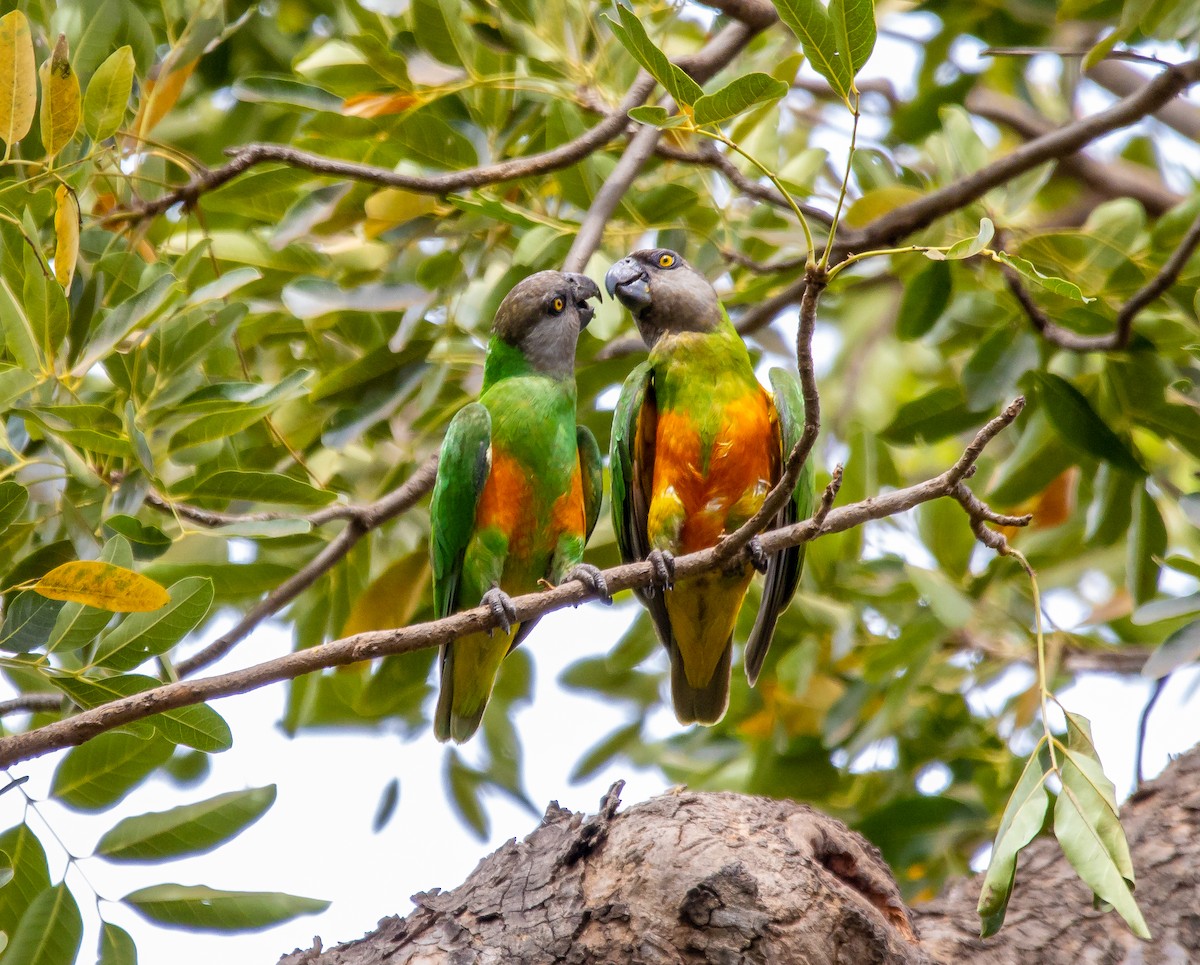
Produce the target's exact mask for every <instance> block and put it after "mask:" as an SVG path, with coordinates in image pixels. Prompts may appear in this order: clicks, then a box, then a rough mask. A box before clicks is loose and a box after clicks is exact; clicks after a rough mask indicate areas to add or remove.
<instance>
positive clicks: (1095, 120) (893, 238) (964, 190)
mask: <svg viewBox="0 0 1200 965" xmlns="http://www.w3.org/2000/svg"><path fill="white" fill-rule="evenodd" d="M1197 81H1200V60H1189V61H1187V62H1185V63H1182V64H1178V65H1175V66H1172V67H1168V68H1166V69H1165V70H1163V72H1162V73H1160V74H1159V75H1158V76H1157V77H1155V78H1154V79H1153V80H1151V81H1149V82H1148V83H1147V84H1145V85H1144V86H1143V87H1141V88H1140V89H1139V90H1138V91H1136V92H1135V93H1134V94H1132V95H1130V96H1129V97H1127V98H1125V99H1124V100H1122V101H1118V102H1117V103H1116V104H1114V105H1113V106H1112V107H1110V108H1108V109H1107V110H1105V111H1101V112H1100V113H1099V114H1095V115H1093V116H1091V117H1086V118H1083V119H1082V120H1079V121H1075V122H1074V123H1071V124H1067V125H1065V126H1063V127H1059V128H1056V129H1054V130H1053V131H1050V132H1048V133H1046V134H1044V135H1042V136H1040V137H1036V138H1034V139H1033V140H1032V141H1029V142H1028V143H1026V144H1023V145H1022V146H1021V147H1019V148H1017V149H1016V150H1015V151H1013V152H1012V153H1011V154H1007V155H1005V156H1004V157H1002V158H1000V159H998V160H996V161H994V162H992V163H991V164H988V165H985V166H984V167H982V168H980V169H979V170H978V171H976V172H975V173H974V174H971V175H968V176H967V177H965V178H962V179H960V180H958V181H955V182H954V183H953V184H949V185H946V186H945V187H943V188H939V189H938V190H936V191H931V192H930V193H929V194H927V195H925V196H924V197H922V198H918V199H916V200H915V201H911V202H909V203H908V204H904V205H901V206H900V207H898V208H894V209H893V210H892V211H889V212H888V213H887V214H885V215H883V216H881V217H879V218H876V219H875V220H874V221H872V222H871V223H870V224H867V225H865V226H863V227H862V228H860V229H858V230H857V231H852V232H843V233H842V234H841V236H840V237H839V238H838V239H837V240H836V241H835V242H834V248H833V253H832V255H831V259H832V260H833V261H835V262H836V261H839V260H841V259H842V258H844V257H845V256H846V255H847V254H849V253H851V252H855V251H867V250H870V249H872V248H884V247H890V246H892V245H895V244H896V243H897V242H899V241H901V240H902V239H904V238H905V237H907V236H908V235H910V234H912V233H913V232H916V231H919V230H920V229H922V228H925V227H927V226H928V225H930V224H932V223H933V222H934V221H936V220H937V219H939V218H942V217H945V216H946V215H948V214H951V213H952V212H954V211H958V210H960V209H961V208H964V207H966V206H967V205H969V204H971V203H972V202H974V201H977V200H978V199H979V198H981V197H982V196H983V195H984V194H986V193H987V192H988V191H990V190H991V189H992V188H994V187H997V186H998V185H1001V184H1004V183H1005V182H1006V181H1010V180H1011V179H1013V178H1015V177H1018V176H1020V175H1022V174H1024V173H1025V172H1026V171H1029V170H1032V169H1033V168H1035V167H1037V166H1038V165H1039V164H1042V163H1043V162H1045V161H1050V160H1054V159H1057V158H1063V157H1066V156H1068V155H1070V154H1073V153H1074V152H1075V151H1078V150H1079V149H1080V148H1081V147H1083V146H1084V145H1086V144H1090V143H1091V142H1092V141H1094V140H1096V139H1097V138H1099V137H1102V136H1103V135H1105V134H1107V133H1109V132H1110V131H1115V130H1117V129H1118V128H1121V127H1126V126H1128V125H1129V124H1132V123H1134V122H1135V121H1138V120H1140V119H1141V118H1143V117H1145V116H1146V115H1147V114H1150V113H1153V112H1154V111H1156V110H1158V109H1159V108H1160V107H1162V106H1163V105H1164V104H1166V103H1167V102H1168V101H1170V100H1171V98H1173V97H1175V96H1176V95H1177V94H1179V93H1180V92H1181V91H1183V90H1186V89H1187V88H1188V87H1190V86H1191V85H1192V84H1195V83H1196V82H1197ZM804 286H805V282H804V278H802V277H801V278H797V279H796V280H795V281H792V282H790V283H789V284H787V285H786V286H784V287H783V288H781V289H780V290H779V291H778V292H777V293H776V294H774V295H772V296H771V298H769V299H767V300H766V301H764V302H762V303H760V304H759V305H756V306H755V307H754V308H752V309H749V310H748V311H746V312H744V313H742V314H741V315H740V316H739V317H738V318H737V319H736V324H737V328H738V331H739V332H741V333H742V334H749V333H750V332H754V331H757V330H758V329H760V328H763V327H764V326H766V325H769V324H770V323H771V322H772V321H773V320H774V319H775V318H776V316H777V315H778V314H779V313H780V312H782V311H784V310H785V309H786V308H788V307H790V306H792V305H794V304H796V302H798V301H799V300H800V299H801V298H803V296H804ZM634 347H635V346H634V345H633V343H631V342H630V341H627V340H624V339H622V340H619V341H618V342H614V343H612V344H611V345H610V351H609V352H608V353H607V354H606V356H605V357H607V358H611V357H613V356H615V355H619V354H622V352H628V351H631V350H632V349H633V348H634ZM1083 350H1084V351H1087V350H1089V349H1083Z"/></svg>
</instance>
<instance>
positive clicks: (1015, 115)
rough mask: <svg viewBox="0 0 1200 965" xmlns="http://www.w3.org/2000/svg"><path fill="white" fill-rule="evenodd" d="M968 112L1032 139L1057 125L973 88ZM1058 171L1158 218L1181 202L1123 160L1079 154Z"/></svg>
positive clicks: (1157, 181)
mask: <svg viewBox="0 0 1200 965" xmlns="http://www.w3.org/2000/svg"><path fill="white" fill-rule="evenodd" d="M967 110H969V111H970V112H971V113H972V114H978V115H979V116H980V117H983V118H985V119H987V120H989V121H992V122H994V123H997V124H1003V125H1004V126H1005V127H1009V128H1012V130H1014V131H1016V132H1017V133H1018V134H1020V135H1021V137H1023V138H1026V139H1027V140H1032V139H1034V138H1038V137H1045V136H1046V135H1047V134H1050V133H1052V132H1053V131H1054V130H1055V129H1056V126H1055V125H1054V124H1052V123H1051V122H1050V121H1048V120H1046V118H1044V117H1042V115H1041V114H1039V113H1037V112H1036V111H1034V110H1032V109H1030V108H1029V107H1027V106H1026V105H1025V104H1023V103H1021V101H1019V100H1017V99H1016V98H1013V97H1006V96H1004V95H1003V94H997V93H996V92H995V91H990V90H985V89H982V88H976V89H975V90H973V91H972V92H971V93H970V95H968V97H967ZM1058 166H1059V168H1060V170H1062V171H1064V172H1066V173H1067V174H1070V175H1071V176H1072V177H1075V178H1077V179H1078V180H1080V181H1081V182H1083V183H1084V184H1085V185H1087V186H1088V187H1089V188H1091V189H1092V191H1094V192H1096V193H1097V194H1099V195H1101V196H1102V197H1106V198H1125V197H1128V198H1133V199H1134V200H1136V201H1138V202H1140V203H1141V205H1142V207H1144V208H1145V209H1146V211H1148V212H1149V213H1150V214H1152V215H1161V214H1163V213H1164V212H1166V211H1169V210H1170V209H1171V208H1173V207H1175V205H1177V204H1179V203H1180V202H1181V201H1183V200H1184V199H1183V196H1182V195H1180V194H1176V193H1175V192H1174V191H1172V190H1171V189H1170V188H1168V187H1167V186H1166V185H1165V184H1163V182H1162V180H1161V179H1160V178H1158V177H1156V176H1155V174H1154V172H1153V171H1152V170H1150V169H1149V168H1144V167H1140V166H1138V165H1135V164H1130V163H1128V162H1126V161H1112V162H1107V163H1106V162H1104V161H1098V160H1096V159H1095V158H1092V157H1089V156H1088V155H1086V154H1084V153H1083V152H1082V151H1076V152H1075V153H1074V154H1066V155H1063V156H1062V157H1060V158H1059V159H1058Z"/></svg>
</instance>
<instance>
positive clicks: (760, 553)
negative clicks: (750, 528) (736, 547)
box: [746, 536, 771, 573]
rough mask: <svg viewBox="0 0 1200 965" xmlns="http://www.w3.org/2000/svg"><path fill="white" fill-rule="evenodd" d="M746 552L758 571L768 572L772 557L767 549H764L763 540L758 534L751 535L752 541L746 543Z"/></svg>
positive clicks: (751, 563)
mask: <svg viewBox="0 0 1200 965" xmlns="http://www.w3.org/2000/svg"><path fill="white" fill-rule="evenodd" d="M746 553H747V555H748V556H749V557H750V565H751V566H753V567H754V568H755V569H756V570H758V572H760V573H765V572H767V564H768V563H769V562H770V561H771V558H770V557H769V556H767V551H766V550H764V549H763V546H762V540H760V539H759V538H758V537H757V536H751V537H750V541H749V542H748V543H747V544H746Z"/></svg>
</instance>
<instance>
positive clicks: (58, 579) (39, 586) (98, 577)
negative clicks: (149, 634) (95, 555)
mask: <svg viewBox="0 0 1200 965" xmlns="http://www.w3.org/2000/svg"><path fill="white" fill-rule="evenodd" d="M33 589H34V590H35V591H36V592H38V593H40V594H41V595H42V596H45V597H49V598H50V599H51V600H69V601H71V602H73V603H85V604H87V605H88V606H94V607H97V608H99V609H101V610H110V611H111V612H113V613H143V612H145V611H147V610H157V609H158V608H159V607H163V606H166V605H167V604H168V603H170V602H171V595H170V594H169V593H168V592H167V591H166V590H165V589H164V588H163V587H162V586H160V585H159V584H158V583H155V582H154V581H153V580H152V579H150V578H149V577H147V576H142V574H140V573H135V572H133V570H127V569H125V567H123V566H114V565H113V564H112V563H101V562H100V561H99V560H76V561H75V562H73V563H63V564H62V566H56V567H55V568H54V569H52V570H51V571H50V572H49V573H47V574H46V575H45V576H43V577H42V578H41V579H40V580H38V581H37V583H35V584H34V586H33Z"/></svg>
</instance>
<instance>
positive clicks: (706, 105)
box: [694, 72, 788, 124]
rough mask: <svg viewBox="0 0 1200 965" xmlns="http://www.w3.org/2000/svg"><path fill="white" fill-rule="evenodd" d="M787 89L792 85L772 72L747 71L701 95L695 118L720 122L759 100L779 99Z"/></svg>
mask: <svg viewBox="0 0 1200 965" xmlns="http://www.w3.org/2000/svg"><path fill="white" fill-rule="evenodd" d="M787 92H788V85H787V84H785V83H784V82H783V81H780V80H776V79H775V78H774V77H772V76H771V75H770V74H760V73H757V72H756V73H752V74H746V75H745V76H744V77H739V78H738V79H737V80H735V81H732V82H731V83H729V84H726V85H725V86H724V87H722V88H721V89H720V90H719V91H716V92H714V93H712V94H705V95H704V96H703V97H701V98H699V99H698V100H697V101H696V103H695V106H694V110H695V121H696V123H697V124H717V123H719V122H721V121H725V120H728V119H729V118H731V117H736V116H737V115H738V114H741V113H743V112H744V111H748V110H749V109H750V108H751V107H754V106H755V105H756V104H762V103H765V102H766V101H776V100H779V98H781V97H783V96H784V95H785V94H787Z"/></svg>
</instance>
